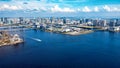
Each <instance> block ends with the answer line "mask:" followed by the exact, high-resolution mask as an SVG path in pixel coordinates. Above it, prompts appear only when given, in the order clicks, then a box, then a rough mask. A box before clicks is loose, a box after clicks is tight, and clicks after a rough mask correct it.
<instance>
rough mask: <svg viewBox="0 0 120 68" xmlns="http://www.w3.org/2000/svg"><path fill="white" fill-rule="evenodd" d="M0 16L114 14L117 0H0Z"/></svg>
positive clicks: (118, 5) (119, 6) (118, 10)
mask: <svg viewBox="0 0 120 68" xmlns="http://www.w3.org/2000/svg"><path fill="white" fill-rule="evenodd" d="M0 16H91V17H92V16H111V17H112V16H115V17H120V1H119V0H0Z"/></svg>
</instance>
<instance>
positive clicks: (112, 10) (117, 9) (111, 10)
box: [103, 5, 120, 12]
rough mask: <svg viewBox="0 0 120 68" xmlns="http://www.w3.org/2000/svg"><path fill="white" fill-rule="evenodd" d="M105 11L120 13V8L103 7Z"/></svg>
mask: <svg viewBox="0 0 120 68" xmlns="http://www.w3.org/2000/svg"><path fill="white" fill-rule="evenodd" d="M103 9H104V10H106V11H108V12H120V8H118V7H113V6H111V7H109V6H107V5H105V6H104V7H103Z"/></svg>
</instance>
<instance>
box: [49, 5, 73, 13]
mask: <svg viewBox="0 0 120 68" xmlns="http://www.w3.org/2000/svg"><path fill="white" fill-rule="evenodd" d="M51 11H52V12H75V10H74V9H70V8H67V7H65V8H60V7H59V6H58V5H55V6H54V7H53V8H51Z"/></svg>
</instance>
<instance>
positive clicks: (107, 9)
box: [103, 5, 111, 12]
mask: <svg viewBox="0 0 120 68" xmlns="http://www.w3.org/2000/svg"><path fill="white" fill-rule="evenodd" d="M103 9H104V10H106V11H108V12H110V11H111V9H110V7H109V6H107V5H105V6H104V7H103Z"/></svg>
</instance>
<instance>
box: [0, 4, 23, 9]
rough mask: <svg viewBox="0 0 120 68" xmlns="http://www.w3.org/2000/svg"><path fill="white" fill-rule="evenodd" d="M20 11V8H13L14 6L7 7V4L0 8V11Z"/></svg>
mask: <svg viewBox="0 0 120 68" xmlns="http://www.w3.org/2000/svg"><path fill="white" fill-rule="evenodd" d="M20 9H22V7H21V6H14V5H8V4H3V5H2V6H0V10H20Z"/></svg>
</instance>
